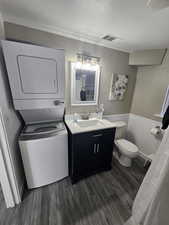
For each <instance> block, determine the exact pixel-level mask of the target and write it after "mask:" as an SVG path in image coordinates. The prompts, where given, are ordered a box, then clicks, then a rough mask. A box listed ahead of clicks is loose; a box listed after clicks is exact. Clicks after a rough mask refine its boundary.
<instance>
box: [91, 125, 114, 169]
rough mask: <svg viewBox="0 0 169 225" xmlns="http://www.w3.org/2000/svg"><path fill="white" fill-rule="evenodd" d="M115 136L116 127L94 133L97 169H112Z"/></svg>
mask: <svg viewBox="0 0 169 225" xmlns="http://www.w3.org/2000/svg"><path fill="white" fill-rule="evenodd" d="M114 136H115V129H108V130H103V131H101V132H100V133H98V134H94V135H93V139H95V140H94V143H95V144H96V160H95V167H96V168H97V169H102V168H103V169H104V168H105V169H111V161H112V152H113V145H114Z"/></svg>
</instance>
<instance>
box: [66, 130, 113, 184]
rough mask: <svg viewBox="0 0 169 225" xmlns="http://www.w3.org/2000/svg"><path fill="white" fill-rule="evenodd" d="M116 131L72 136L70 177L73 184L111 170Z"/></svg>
mask: <svg viewBox="0 0 169 225" xmlns="http://www.w3.org/2000/svg"><path fill="white" fill-rule="evenodd" d="M114 136H115V129H107V130H100V131H93V132H88V133H82V134H75V135H71V153H70V155H71V156H70V162H69V165H70V176H71V179H72V183H75V182H76V181H78V180H79V179H81V178H82V177H85V176H89V175H91V174H94V173H97V172H100V171H104V170H108V169H111V161H112V152H113V143H114Z"/></svg>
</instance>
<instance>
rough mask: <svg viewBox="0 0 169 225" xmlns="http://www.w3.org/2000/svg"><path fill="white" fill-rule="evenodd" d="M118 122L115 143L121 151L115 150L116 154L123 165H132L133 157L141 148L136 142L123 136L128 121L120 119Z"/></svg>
mask: <svg viewBox="0 0 169 225" xmlns="http://www.w3.org/2000/svg"><path fill="white" fill-rule="evenodd" d="M117 123H118V126H117V130H116V137H115V145H116V148H117V149H118V151H119V153H117V152H115V156H116V158H117V159H118V161H119V163H120V164H121V165H123V166H126V167H130V166H131V164H132V159H133V158H135V157H136V156H137V155H138V152H139V150H138V147H137V146H136V145H135V144H133V143H131V142H130V141H127V140H126V139H124V138H122V137H124V132H125V126H126V123H125V122H122V121H118V122H117Z"/></svg>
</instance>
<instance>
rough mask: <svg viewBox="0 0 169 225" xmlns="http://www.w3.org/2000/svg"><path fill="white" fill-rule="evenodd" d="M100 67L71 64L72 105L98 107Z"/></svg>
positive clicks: (79, 63)
mask: <svg viewBox="0 0 169 225" xmlns="http://www.w3.org/2000/svg"><path fill="white" fill-rule="evenodd" d="M99 79H100V66H99V65H98V64H94V65H93V64H88V63H81V62H72V63H71V104H72V105H97V103H98V95H99Z"/></svg>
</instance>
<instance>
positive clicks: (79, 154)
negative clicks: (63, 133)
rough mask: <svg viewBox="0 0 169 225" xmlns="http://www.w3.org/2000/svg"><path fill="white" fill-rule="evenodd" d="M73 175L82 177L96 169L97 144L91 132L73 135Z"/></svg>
mask: <svg viewBox="0 0 169 225" xmlns="http://www.w3.org/2000/svg"><path fill="white" fill-rule="evenodd" d="M73 140H74V141H73V142H74V144H73V175H74V176H75V177H81V176H83V175H89V174H90V173H91V172H92V171H93V170H95V145H94V142H93V139H92V136H91V134H90V133H85V134H78V135H74V137H73Z"/></svg>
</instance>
